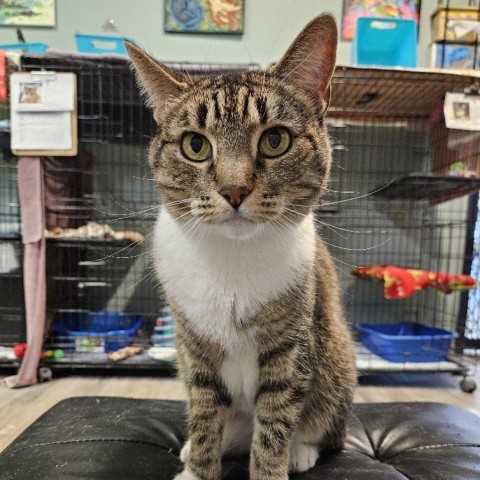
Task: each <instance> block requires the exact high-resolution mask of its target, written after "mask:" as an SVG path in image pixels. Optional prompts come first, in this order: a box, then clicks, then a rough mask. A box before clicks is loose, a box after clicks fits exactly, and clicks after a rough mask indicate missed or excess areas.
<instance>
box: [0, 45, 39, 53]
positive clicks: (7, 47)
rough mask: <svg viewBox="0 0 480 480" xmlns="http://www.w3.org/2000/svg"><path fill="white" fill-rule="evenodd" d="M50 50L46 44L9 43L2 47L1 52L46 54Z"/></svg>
mask: <svg viewBox="0 0 480 480" xmlns="http://www.w3.org/2000/svg"><path fill="white" fill-rule="evenodd" d="M47 49H48V45H47V44H46V43H7V44H3V45H0V50H20V51H25V50H26V51H27V52H29V53H45V52H46V51H47Z"/></svg>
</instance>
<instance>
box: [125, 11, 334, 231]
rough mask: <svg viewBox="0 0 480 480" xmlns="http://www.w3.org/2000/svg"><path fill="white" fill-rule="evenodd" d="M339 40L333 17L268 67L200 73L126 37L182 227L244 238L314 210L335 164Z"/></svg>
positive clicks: (317, 23) (162, 175)
mask: <svg viewBox="0 0 480 480" xmlns="http://www.w3.org/2000/svg"><path fill="white" fill-rule="evenodd" d="M336 46H337V28H336V25H335V21H334V19H333V18H332V17H331V16H330V15H326V14H324V15H321V16H319V17H317V18H315V19H314V20H313V21H311V22H310V23H309V24H308V25H307V26H306V27H305V29H304V30H303V31H302V32H301V33H300V35H299V36H298V37H297V38H296V39H295V41H294V42H293V44H292V45H291V46H290V48H289V49H288V51H287V53H286V54H285V55H284V56H283V58H282V59H281V60H280V62H278V63H277V64H276V65H274V66H273V67H271V68H269V69H268V70H266V71H251V72H242V73H233V74H226V75H216V76H202V77H199V76H195V77H192V76H190V75H188V74H184V73H180V72H177V71H173V70H171V69H169V68H168V67H166V66H165V65H162V64H161V63H158V62H157V61H156V60H154V59H152V58H151V57H149V56H148V55H147V54H145V53H144V52H143V51H142V50H140V49H139V48H138V47H137V46H135V45H133V44H130V43H127V44H126V47H127V50H128V53H129V55H130V58H131V60H132V63H133V65H134V68H135V71H136V73H137V78H138V81H139V83H140V85H141V87H142V89H143V90H144V93H145V95H146V97H147V99H148V102H149V104H150V105H151V107H152V108H153V112H154V117H155V120H156V122H157V123H158V125H159V133H158V135H157V137H156V138H155V139H154V140H153V142H152V144H151V147H150V164H151V167H152V169H153V172H154V175H155V179H156V181H157V183H158V186H159V189H160V196H161V200H162V203H163V204H164V205H165V207H166V208H167V209H168V210H169V213H170V214H171V215H172V216H173V217H174V218H176V219H177V221H178V222H179V223H180V224H182V225H185V226H186V228H187V227H188V228H191V226H192V225H193V224H195V223H197V224H198V223H201V224H202V225H205V226H207V228H212V229H215V230H216V231H218V232H219V234H224V235H226V236H228V237H232V238H239V239H240V238H250V237H252V236H254V235H256V234H257V233H258V232H260V231H262V230H263V229H264V228H265V227H266V226H271V227H272V228H275V229H277V230H278V229H284V228H286V229H289V228H292V225H295V224H298V223H299V222H300V221H301V220H302V219H303V218H304V216H305V214H307V213H309V212H310V210H311V209H312V206H313V205H314V204H316V203H317V202H318V199H319V198H320V196H321V194H322V192H323V191H324V189H325V186H326V183H327V181H328V176H329V171H330V164H331V150H330V144H329V141H328V136H327V133H326V130H325V127H324V122H323V117H324V115H325V112H326V110H327V108H328V104H329V101H330V81H331V78H332V75H333V71H334V66H335V54H336Z"/></svg>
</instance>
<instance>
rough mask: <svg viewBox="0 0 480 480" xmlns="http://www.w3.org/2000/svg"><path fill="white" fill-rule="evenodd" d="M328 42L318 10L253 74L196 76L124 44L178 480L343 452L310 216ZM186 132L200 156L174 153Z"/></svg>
mask: <svg viewBox="0 0 480 480" xmlns="http://www.w3.org/2000/svg"><path fill="white" fill-rule="evenodd" d="M336 35H337V34H336V27H335V23H334V21H333V19H332V18H331V17H330V16H328V15H322V16H320V17H317V18H316V19H314V20H313V21H312V22H311V23H310V24H309V25H308V26H307V27H306V28H305V30H304V31H303V32H302V33H301V34H300V35H299V36H298V37H297V39H296V40H295V42H294V43H293V44H292V46H291V47H290V49H289V50H288V51H287V53H286V54H285V56H284V57H283V59H282V60H281V61H280V62H279V64H278V65H276V66H275V67H273V68H270V69H269V70H267V71H265V72H245V73H236V74H229V75H223V76H210V77H195V78H193V79H192V78H190V77H189V76H185V75H183V74H180V73H178V72H171V71H169V70H168V68H167V67H165V66H163V65H161V64H158V63H157V62H156V61H154V60H152V59H151V58H150V57H148V56H147V55H146V54H145V53H143V52H142V51H141V50H140V49H139V48H138V47H135V46H133V45H131V44H127V49H128V51H129V54H130V56H131V59H132V62H133V65H134V67H135V70H136V72H137V76H138V79H139V83H140V85H141V86H142V88H143V89H144V91H145V93H146V95H147V97H148V101H149V103H150V104H151V105H152V107H153V110H154V116H155V119H156V121H157V122H158V124H159V127H160V129H159V134H158V136H157V137H156V138H155V139H154V140H153V142H152V144H151V147H150V163H151V166H152V170H153V172H154V175H155V178H156V181H157V184H158V187H159V192H160V198H161V200H162V202H163V204H164V205H165V207H164V208H163V210H162V212H161V214H160V216H159V219H158V222H157V227H156V231H155V245H156V249H155V262H156V267H157V271H158V275H159V278H160V280H161V281H162V284H163V286H164V289H165V291H166V293H167V296H168V299H169V302H170V304H171V306H172V309H173V313H174V318H175V321H176V325H177V331H178V338H177V348H178V369H179V375H180V377H181V378H182V379H183V381H184V382H185V385H186V387H187V391H188V399H189V431H190V437H189V441H188V442H187V444H186V445H185V447H184V449H183V450H182V453H181V458H182V460H183V461H184V462H185V469H184V470H183V472H181V473H180V474H179V475H177V477H176V479H177V480H195V479H197V480H198V479H200V480H217V479H219V478H220V473H221V457H222V454H228V453H238V452H246V451H250V478H251V479H252V480H285V479H287V478H288V472H289V471H293V472H295V471H304V470H307V469H308V468H310V467H312V466H313V464H314V463H315V461H316V459H317V457H318V454H319V451H320V449H322V450H338V449H340V448H341V447H342V445H343V441H344V438H345V425H346V418H347V416H348V414H349V410H350V406H351V402H352V396H353V391H354V387H355V368H354V361H353V350H352V345H351V338H350V333H349V330H348V328H347V325H346V322H345V320H344V317H343V313H342V309H341V302H340V295H339V286H338V280H337V276H336V272H335V268H334V266H333V263H332V260H331V258H330V256H329V253H328V251H327V249H326V247H325V245H324V243H323V242H322V240H321V239H320V237H318V235H317V234H316V233H315V225H314V217H313V214H312V209H313V206H314V205H315V204H317V203H318V201H319V199H320V197H321V195H322V193H323V192H324V190H325V187H326V185H327V182H328V177H329V172H330V165H331V149H330V144H329V140H328V136H327V133H326V130H325V128H324V125H323V116H324V115H325V111H326V109H327V107H328V102H329V99H330V79H331V75H332V73H333V68H334V62H335V48H336V39H337V36H336ZM273 127H282V128H285V129H287V131H288V132H289V133H290V135H291V140H290V144H289V146H288V148H287V149H286V150H285V152H284V153H282V154H281V155H279V156H277V157H276V158H267V157H266V156H264V155H263V154H262V153H261V151H260V150H259V142H260V139H261V138H262V135H263V134H264V133H265V132H266V131H267V130H269V129H270V128H273ZM187 132H196V133H198V134H202V135H203V136H204V137H205V138H206V139H208V141H209V143H210V144H211V147H212V153H211V156H210V157H209V158H207V159H206V160H205V161H201V162H194V161H191V160H189V159H188V158H187V157H186V156H185V155H184V154H183V153H182V149H181V147H180V145H181V142H182V138H183V135H184V134H185V133H187ZM235 188H237V189H242V191H245V192H249V193H247V194H245V195H246V196H244V197H243V198H242V203H241V205H240V206H239V207H238V205H237V207H238V209H235V208H233V207H232V205H231V204H230V203H229V201H226V198H224V196H222V194H221V192H223V191H227V190H228V189H235ZM227 200H228V199H227Z"/></svg>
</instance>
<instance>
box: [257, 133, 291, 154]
mask: <svg viewBox="0 0 480 480" xmlns="http://www.w3.org/2000/svg"><path fill="white" fill-rule="evenodd" d="M291 140H292V139H291V136H290V133H289V131H288V130H287V129H286V128H282V127H273V128H270V129H269V130H267V131H266V132H264V133H263V135H262V137H261V138H260V142H259V144H258V149H259V150H260V153H261V154H262V155H264V156H265V157H268V158H275V157H278V156H280V155H282V154H283V153H285V152H286V151H287V150H288V149H289V147H290V143H291Z"/></svg>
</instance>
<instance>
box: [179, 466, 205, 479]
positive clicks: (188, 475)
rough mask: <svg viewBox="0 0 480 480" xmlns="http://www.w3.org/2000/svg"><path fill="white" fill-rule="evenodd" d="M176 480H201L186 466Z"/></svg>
mask: <svg viewBox="0 0 480 480" xmlns="http://www.w3.org/2000/svg"><path fill="white" fill-rule="evenodd" d="M174 480H200V479H199V478H198V477H197V476H196V475H195V474H194V473H192V471H191V470H190V469H189V468H188V467H186V468H185V470H184V471H183V472H182V473H179V474H178V475H177V476H176V477H175V478H174Z"/></svg>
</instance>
